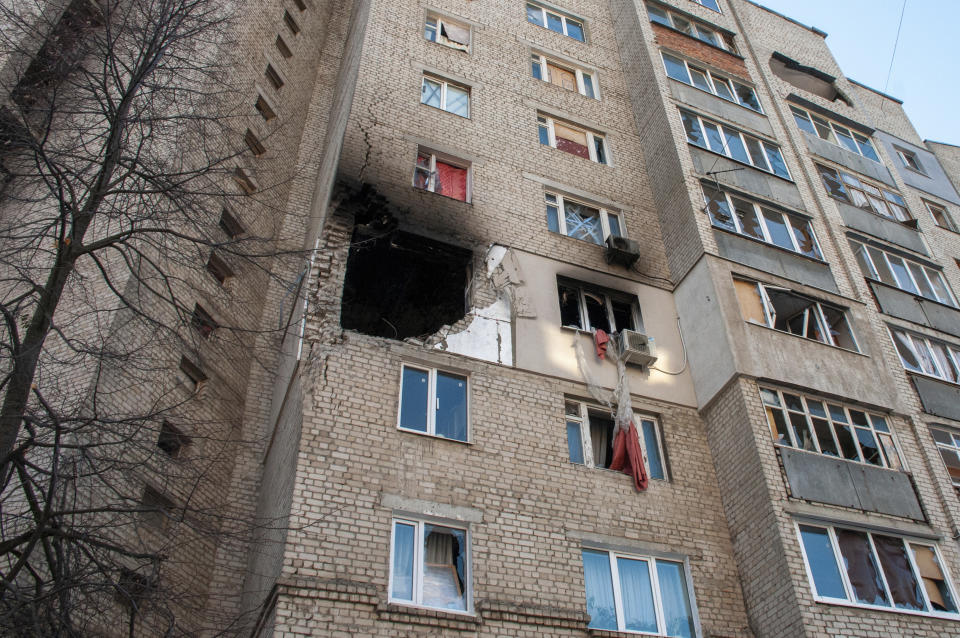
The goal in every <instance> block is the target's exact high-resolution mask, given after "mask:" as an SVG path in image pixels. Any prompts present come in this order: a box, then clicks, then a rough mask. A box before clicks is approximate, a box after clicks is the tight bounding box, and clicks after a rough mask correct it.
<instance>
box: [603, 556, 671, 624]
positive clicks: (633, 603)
mask: <svg viewBox="0 0 960 638" xmlns="http://www.w3.org/2000/svg"><path fill="white" fill-rule="evenodd" d="M617 571H619V572H620V596H621V598H622V599H623V623H624V628H625V629H628V630H630V631H645V632H649V633H652V634H655V633H659V632H658V631H657V612H656V610H655V609H654V606H653V587H652V586H651V585H650V566H649V564H648V563H647V562H646V561H642V560H631V559H629V558H618V559H617ZM671 635H676V634H671Z"/></svg>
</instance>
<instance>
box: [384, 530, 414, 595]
mask: <svg viewBox="0 0 960 638" xmlns="http://www.w3.org/2000/svg"><path fill="white" fill-rule="evenodd" d="M415 534H416V528H415V527H414V526H413V525H407V524H406V523H394V524H393V587H392V588H391V590H390V596H391V597H393V598H396V599H399V600H413V546H414V537H415Z"/></svg>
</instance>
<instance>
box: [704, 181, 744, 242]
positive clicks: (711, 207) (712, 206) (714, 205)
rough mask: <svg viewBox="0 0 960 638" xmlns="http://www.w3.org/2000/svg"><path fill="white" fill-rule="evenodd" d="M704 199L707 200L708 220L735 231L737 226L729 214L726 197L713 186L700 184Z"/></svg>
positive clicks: (715, 224)
mask: <svg viewBox="0 0 960 638" xmlns="http://www.w3.org/2000/svg"><path fill="white" fill-rule="evenodd" d="M701 186H702V187H703V195H704V199H705V200H706V202H707V214H708V215H709V216H710V222H711V223H712V224H713V225H714V226H717V227H719V228H725V229H726V230H731V231H734V232H735V231H736V230H737V227H736V225H735V224H734V223H733V216H732V215H731V214H730V206H729V204H727V199H726V197H724V196H723V193H721V192H720V191H718V190H717V189H716V188H714V187H713V186H709V185H707V184H702V185H701Z"/></svg>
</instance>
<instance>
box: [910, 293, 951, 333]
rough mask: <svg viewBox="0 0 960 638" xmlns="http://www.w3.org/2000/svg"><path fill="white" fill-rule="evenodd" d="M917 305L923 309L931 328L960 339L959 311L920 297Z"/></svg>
mask: <svg viewBox="0 0 960 638" xmlns="http://www.w3.org/2000/svg"><path fill="white" fill-rule="evenodd" d="M917 303H918V304H920V307H921V308H923V314H924V315H926V317H927V321H928V322H929V325H930V327H931V328H934V329H936V330H940V331H941V332H946V333H948V334H952V335H954V336H957V337H960V310H957V309H956V308H951V307H950V306H945V305H943V304H942V303H937V302H936V301H930V300H929V299H924V298H922V297H920V298H918V299H917Z"/></svg>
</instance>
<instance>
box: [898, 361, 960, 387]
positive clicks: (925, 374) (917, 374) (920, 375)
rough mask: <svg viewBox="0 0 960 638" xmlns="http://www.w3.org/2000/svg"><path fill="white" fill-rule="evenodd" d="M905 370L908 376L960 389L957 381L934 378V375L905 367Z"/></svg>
mask: <svg viewBox="0 0 960 638" xmlns="http://www.w3.org/2000/svg"><path fill="white" fill-rule="evenodd" d="M903 370H904V372H906V373H907V374H912V375H916V376H918V377H925V378H927V379H933V380H934V381H939V382H940V383H945V384H946V385H949V386H953V387H955V388H960V383H957V382H956V381H950V380H949V379H943V378H941V377H936V376H934V375H932V374H927V373H926V372H917V371H916V370H911V369H910V368H907V367H906V366H904V368H903Z"/></svg>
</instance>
